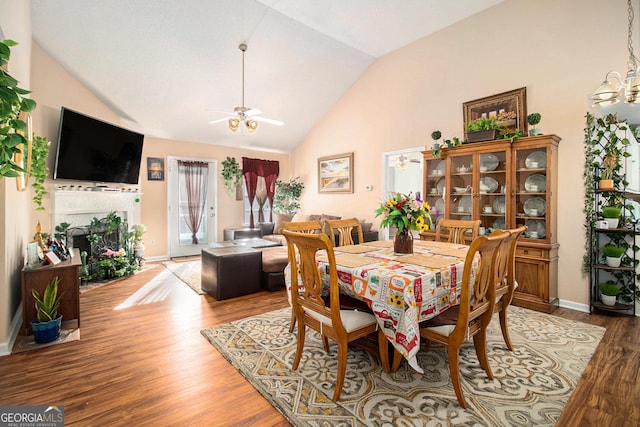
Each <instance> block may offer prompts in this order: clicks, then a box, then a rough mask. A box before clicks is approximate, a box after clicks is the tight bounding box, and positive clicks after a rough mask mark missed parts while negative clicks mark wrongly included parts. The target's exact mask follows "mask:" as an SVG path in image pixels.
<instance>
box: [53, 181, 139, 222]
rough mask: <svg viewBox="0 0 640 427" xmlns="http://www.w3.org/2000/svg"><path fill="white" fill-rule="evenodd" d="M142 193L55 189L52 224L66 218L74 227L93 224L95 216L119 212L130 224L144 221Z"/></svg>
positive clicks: (100, 216) (63, 220)
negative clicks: (141, 206)
mask: <svg viewBox="0 0 640 427" xmlns="http://www.w3.org/2000/svg"><path fill="white" fill-rule="evenodd" d="M141 196H142V193H134V192H127V191H68V190H55V191H53V192H52V193H51V203H52V209H51V210H52V212H53V213H52V224H53V226H54V227H55V226H56V225H58V224H60V223H62V222H66V223H69V224H71V227H81V226H86V225H89V223H90V222H91V220H92V219H93V218H94V217H95V218H99V219H100V218H104V217H105V216H107V214H109V213H110V212H115V213H116V214H117V215H119V216H121V217H122V219H123V220H126V221H127V223H128V225H129V227H131V226H132V225H134V224H139V223H140V200H141Z"/></svg>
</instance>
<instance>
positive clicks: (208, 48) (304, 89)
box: [31, 0, 503, 152]
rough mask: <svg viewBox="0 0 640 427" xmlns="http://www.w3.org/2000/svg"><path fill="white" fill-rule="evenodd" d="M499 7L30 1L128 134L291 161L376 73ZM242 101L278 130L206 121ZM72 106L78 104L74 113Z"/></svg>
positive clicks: (306, 0)
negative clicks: (363, 79)
mask: <svg viewBox="0 0 640 427" xmlns="http://www.w3.org/2000/svg"><path fill="white" fill-rule="evenodd" d="M502 1H503V0H453V1H452V0H322V1H318V0H257V1H256V0H100V1H91V2H89V1H86V0H56V1H51V0H31V16H32V31H33V37H34V39H35V40H36V41H37V42H38V43H39V44H40V45H41V46H42V47H43V48H44V49H45V50H46V51H47V52H48V53H49V54H50V55H51V56H53V58H55V59H56V60H57V61H58V62H59V63H60V64H62V65H63V66H64V67H65V68H66V69H67V70H68V71H69V72H71V73H72V74H73V75H74V76H76V78H78V79H79V80H80V81H81V82H83V83H84V84H85V85H86V86H87V87H89V88H90V89H91V90H92V91H93V92H94V93H95V94H96V95H97V96H98V97H99V98H100V99H102V100H103V101H104V102H105V103H106V104H107V105H108V106H110V107H111V108H112V109H113V111H114V112H116V113H117V114H119V115H120V116H121V117H122V118H123V119H125V120H126V122H125V123H126V124H127V126H128V127H130V128H131V129H133V130H137V131H139V132H142V133H144V134H146V135H149V136H153V137H158V138H168V139H174V140H181V141H195V142H202V143H211V144H218V145H233V146H242V147H251V148H255V149H259V150H273V151H281V152H288V151H290V150H291V149H293V148H294V147H295V146H296V145H298V144H299V143H300V142H301V141H302V140H303V139H304V138H305V136H306V135H307V134H308V133H309V131H310V130H311V129H313V127H314V126H315V125H316V124H317V123H318V122H319V121H320V120H321V119H322V117H323V116H324V115H325V113H326V112H327V111H329V110H330V109H331V107H332V106H333V105H334V104H335V103H336V102H337V101H338V99H339V98H340V97H341V96H342V95H343V94H344V93H345V92H346V91H347V90H348V89H349V88H350V87H351V85H352V84H353V83H354V82H355V81H356V80H357V79H358V78H359V77H360V75H361V74H362V73H363V72H364V71H365V70H366V69H367V68H368V67H369V65H370V64H371V63H372V62H373V61H375V60H376V58H379V57H381V56H383V55H385V54H387V53H389V52H391V51H393V50H396V49H398V48H400V47H402V46H405V45H407V44H409V43H411V42H413V41H415V40H418V39H420V38H422V37H425V36H426V35H428V34H430V33H432V32H435V31H438V30H440V29H442V28H444V27H446V26H449V25H451V24H454V23H456V22H458V21H460V20H463V19H465V18H467V17H469V16H471V15H473V14H475V13H477V12H479V11H481V10H483V9H485V8H488V7H491V6H494V5H496V4H498V3H500V2H502ZM241 42H245V43H247V45H248V50H247V52H246V54H245V55H246V56H245V104H246V106H248V107H252V108H257V109H260V110H261V111H262V112H263V116H264V117H268V118H273V119H277V120H282V121H284V122H285V125H284V126H282V127H277V126H272V125H269V124H265V123H261V124H260V125H259V128H258V130H257V132H256V133H255V134H251V135H237V134H233V133H231V132H230V131H229V130H228V128H227V125H226V123H224V122H223V123H217V124H209V123H208V122H209V121H210V120H213V119H219V118H222V117H224V115H223V114H219V113H217V112H216V111H232V110H233V108H234V107H236V106H239V105H240V104H241V64H242V56H241V52H240V51H239V50H238V45H239V44H240V43H241ZM68 107H71V108H72V107H73V106H68Z"/></svg>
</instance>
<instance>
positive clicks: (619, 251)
mask: <svg viewBox="0 0 640 427" xmlns="http://www.w3.org/2000/svg"><path fill="white" fill-rule="evenodd" d="M626 251H627V248H626V247H625V246H617V245H613V244H608V245H605V246H604V247H603V248H602V254H603V255H604V256H605V259H606V262H607V265H608V266H609V267H620V264H621V262H622V255H624V254H625V252H626Z"/></svg>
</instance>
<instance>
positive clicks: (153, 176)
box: [147, 157, 164, 181]
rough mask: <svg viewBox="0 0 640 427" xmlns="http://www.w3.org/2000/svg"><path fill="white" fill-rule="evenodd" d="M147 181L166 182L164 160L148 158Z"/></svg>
mask: <svg viewBox="0 0 640 427" xmlns="http://www.w3.org/2000/svg"><path fill="white" fill-rule="evenodd" d="M147 180H149V181H164V159H163V158H162V157H147Z"/></svg>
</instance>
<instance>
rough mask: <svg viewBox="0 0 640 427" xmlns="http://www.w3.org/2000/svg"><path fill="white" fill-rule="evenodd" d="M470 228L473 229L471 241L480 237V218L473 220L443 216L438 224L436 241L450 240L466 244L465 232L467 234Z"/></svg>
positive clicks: (450, 241)
mask: <svg viewBox="0 0 640 427" xmlns="http://www.w3.org/2000/svg"><path fill="white" fill-rule="evenodd" d="M443 229H444V230H443ZM469 230H471V241H473V240H475V238H476V237H478V231H479V230H480V220H479V219H477V220H475V221H472V220H463V219H448V218H442V219H441V220H440V221H438V224H437V225H436V242H449V243H458V244H460V245H466V244H467V243H466V241H465V234H467V232H468V231H469ZM445 233H447V234H445Z"/></svg>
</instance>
